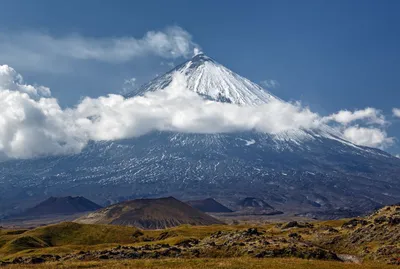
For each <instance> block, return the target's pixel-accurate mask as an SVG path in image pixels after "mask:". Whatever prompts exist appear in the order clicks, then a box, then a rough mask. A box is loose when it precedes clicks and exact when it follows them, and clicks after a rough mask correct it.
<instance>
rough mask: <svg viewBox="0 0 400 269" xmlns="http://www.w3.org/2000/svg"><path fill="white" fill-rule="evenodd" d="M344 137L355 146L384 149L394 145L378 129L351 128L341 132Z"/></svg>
mask: <svg viewBox="0 0 400 269" xmlns="http://www.w3.org/2000/svg"><path fill="white" fill-rule="evenodd" d="M343 134H344V137H345V138H346V139H347V140H349V141H350V142H353V143H354V144H357V145H362V146H368V147H380V148H385V147H388V146H390V145H392V144H393V143H394V139H393V138H392V137H388V136H387V133H386V132H385V131H383V130H381V129H379V128H365V127H359V126H352V127H349V128H346V129H345V130H344V132H343Z"/></svg>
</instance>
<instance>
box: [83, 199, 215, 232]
mask: <svg viewBox="0 0 400 269" xmlns="http://www.w3.org/2000/svg"><path fill="white" fill-rule="evenodd" d="M76 222H78V223H85V224H116V225H126V226H135V227H138V228H141V229H165V228H168V227H174V226H178V225H182V224H191V225H212V224H222V222H220V221H219V220H217V219H215V218H213V217H211V216H209V215H207V214H205V213H203V212H201V211H199V210H197V209H195V208H192V207H190V206H189V205H187V204H185V203H183V202H181V201H179V200H177V199H175V198H173V197H167V198H160V199H138V200H133V201H126V202H122V203H119V204H116V205H111V206H109V207H106V208H103V209H100V210H98V211H96V212H93V213H89V214H88V215H86V216H83V217H80V218H79V219H77V220H76Z"/></svg>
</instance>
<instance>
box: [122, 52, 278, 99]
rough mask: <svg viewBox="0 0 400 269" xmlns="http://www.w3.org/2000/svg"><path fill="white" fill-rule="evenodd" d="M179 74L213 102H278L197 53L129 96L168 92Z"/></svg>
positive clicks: (190, 88)
mask: <svg viewBox="0 0 400 269" xmlns="http://www.w3.org/2000/svg"><path fill="white" fill-rule="evenodd" d="M175 72H179V73H182V74H184V76H185V78H186V81H187V87H188V89H189V90H192V91H194V92H196V93H198V94H200V95H202V96H204V97H205V98H208V99H211V100H215V101H221V102H229V103H234V104H238V105H252V106H253V105H260V104H264V103H268V102H269V101H270V100H273V99H278V98H277V97H275V96H273V95H272V94H271V93H269V92H268V91H267V90H265V89H263V88H262V87H260V86H259V85H257V84H255V83H253V82H251V81H250V80H248V79H246V78H244V77H242V76H240V75H238V74H236V73H234V72H232V71H231V70H229V69H228V68H226V67H224V66H223V65H221V64H219V63H217V62H216V61H214V60H213V59H211V58H210V57H208V56H206V55H204V54H197V55H196V56H194V57H193V58H192V59H190V60H189V61H187V62H185V63H183V64H181V65H179V66H177V67H175V68H174V69H172V70H171V71H169V72H168V73H166V74H164V75H162V76H160V77H158V78H156V79H154V80H152V81H151V82H150V83H148V84H146V85H144V86H143V87H141V88H140V89H139V90H137V91H135V92H132V93H130V94H128V97H132V96H135V95H138V94H139V95H140V94H144V93H145V92H147V91H156V90H160V89H164V88H165V87H167V86H168V85H169V84H170V83H171V80H172V76H173V74H174V73H175Z"/></svg>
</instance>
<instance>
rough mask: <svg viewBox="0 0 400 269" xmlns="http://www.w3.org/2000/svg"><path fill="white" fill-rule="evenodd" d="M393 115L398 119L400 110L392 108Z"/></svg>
mask: <svg viewBox="0 0 400 269" xmlns="http://www.w3.org/2000/svg"><path fill="white" fill-rule="evenodd" d="M393 115H394V116H395V117H398V118H400V108H393Z"/></svg>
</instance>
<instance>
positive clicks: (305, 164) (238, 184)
mask: <svg viewBox="0 0 400 269" xmlns="http://www.w3.org/2000/svg"><path fill="white" fill-rule="evenodd" d="M177 72H178V73H180V74H182V75H183V76H184V78H185V80H186V82H187V88H188V89H189V90H191V91H193V92H196V93H197V94H198V95H200V96H202V97H203V98H204V99H207V100H212V101H216V102H225V103H232V104H237V105H240V106H257V105H260V104H261V105H262V104H267V103H269V102H271V101H276V100H280V99H279V98H278V97H276V96H274V95H272V94H271V93H269V92H268V91H267V90H265V89H263V88H262V87H261V86H259V85H257V84H256V83H253V82H251V81H249V80H248V79H246V78H244V77H242V76H240V75H238V74H236V73H234V72H233V71H231V70H229V69H228V68H226V67H224V66H223V65H221V64H219V63H218V62H216V61H215V60H214V59H212V58H210V57H208V56H206V55H204V54H198V55H196V56H194V57H193V58H192V59H190V60H188V61H186V62H185V63H183V64H181V65H179V66H177V67H175V68H174V69H172V70H171V71H169V72H167V73H166V74H164V75H162V76H159V77H157V78H156V79H154V80H153V81H150V82H149V83H147V84H145V85H143V86H142V87H141V88H139V89H138V90H136V91H134V92H132V93H130V94H128V95H127V96H126V97H127V98H129V97H134V96H140V95H144V94H146V93H147V92H154V91H162V90H164V89H165V88H166V87H167V86H168V85H170V83H171V82H172V79H173V75H174V74H175V73H177ZM280 101H281V100H280ZM282 102H283V101H282ZM399 174H400V159H398V158H395V157H394V156H392V155H390V154H388V153H386V152H384V151H382V150H379V149H375V148H369V147H363V146H359V145H355V144H353V143H351V142H349V141H346V140H345V139H343V137H341V136H340V134H338V133H335V131H334V130H332V129H331V128H330V127H329V126H322V127H321V128H319V129H318V130H302V129H299V130H296V131H294V132H284V133H280V134H275V135H271V134H266V133H260V132H255V131H247V132H231V133H219V134H198V133H176V132H152V133H148V134H146V135H143V136H140V137H138V138H132V139H126V140H119V141H114V142H106V141H104V142H91V143H90V144H89V145H88V146H87V147H86V148H85V149H84V150H83V151H82V152H81V153H79V154H76V155H70V156H62V157H44V158H37V159H32V160H10V161H4V162H2V163H0V212H3V214H7V213H10V212H12V211H16V210H22V209H23V208H24V207H29V206H31V205H32V204H33V203H37V202H38V201H40V200H42V199H43V198H44V197H48V196H49V195H52V196H67V195H79V196H85V197H87V198H88V199H90V200H92V201H94V202H96V203H99V204H103V205H107V204H111V203H114V202H118V201H123V200H128V199H137V198H155V197H165V196H174V197H176V198H178V199H181V200H201V199H204V198H206V197H214V198H215V199H217V200H219V201H224V204H225V205H227V206H228V207H229V208H232V209H234V210H236V209H237V208H235V207H237V204H238V201H240V200H243V199H244V198H246V197H254V198H257V199H261V200H263V201H265V203H268V204H269V205H271V206H272V207H273V208H275V209H277V210H280V211H284V212H287V211H290V212H293V213H307V214H308V215H310V214H311V215H315V216H316V217H318V213H321V214H322V215H323V216H325V217H327V218H329V216H330V215H335V216H337V212H346V214H350V215H351V212H357V214H359V212H368V211H371V210H374V209H375V208H377V207H380V206H382V205H386V204H394V203H397V202H398V201H400V181H399V176H398V175H399ZM310 212H311V213H310ZM327 212H328V213H327ZM329 212H332V214H330V213H329ZM335 212H336V213H335ZM339 217H343V216H339Z"/></svg>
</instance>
